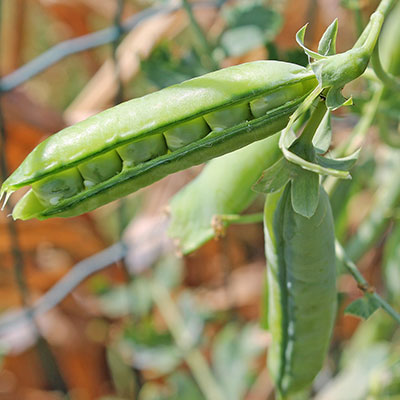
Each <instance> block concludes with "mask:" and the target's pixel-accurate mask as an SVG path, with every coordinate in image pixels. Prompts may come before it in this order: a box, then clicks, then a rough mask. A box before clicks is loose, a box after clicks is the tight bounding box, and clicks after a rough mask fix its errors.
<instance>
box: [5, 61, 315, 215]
mask: <svg viewBox="0 0 400 400" xmlns="http://www.w3.org/2000/svg"><path fill="white" fill-rule="evenodd" d="M299 85H300V86H301V88H302V91H300V92H299V90H298V87H299ZM316 85H317V82H316V79H315V76H314V74H313V73H312V72H311V71H309V70H307V69H305V68H303V67H300V66H297V65H294V64H288V63H281V62H276V61H258V62H252V63H247V64H242V65H239V66H235V67H230V68H227V69H224V70H220V71H216V72H212V73H210V74H206V75H204V76H201V77H198V78H194V79H192V80H189V81H186V82H183V83H182V84H179V85H175V86H171V87H169V88H166V89H163V90H160V91H158V92H155V93H152V94H150V95H147V96H144V97H141V98H138V99H134V100H130V101H128V102H125V103H122V104H120V105H118V106H116V107H113V108H111V109H108V110H106V111H104V112H102V113H100V114H98V115H96V116H93V117H91V118H89V119H87V120H85V121H82V122H80V123H78V124H76V125H74V126H71V127H68V128H66V129H64V130H63V131H61V132H59V133H58V134H56V135H53V136H51V137H50V138H48V139H47V140H45V141H44V142H42V143H40V144H39V145H38V146H37V147H36V148H35V149H34V150H33V151H32V152H31V153H30V154H29V155H28V157H27V158H26V159H25V160H24V161H23V163H22V164H21V165H20V166H19V168H18V169H17V170H16V171H15V172H14V173H13V174H12V175H11V176H10V177H9V178H8V179H7V180H6V181H5V182H4V183H3V186H2V193H4V192H9V193H11V192H13V191H15V190H17V189H18V188H21V187H24V186H28V185H31V186H32V190H31V191H29V192H28V193H27V194H26V195H25V196H24V197H23V198H22V199H21V200H20V201H19V202H18V204H17V205H16V207H15V208H14V212H13V217H14V218H20V219H29V218H38V219H46V218H50V217H55V216H61V217H70V216H75V215H79V214H82V213H84V212H87V211H90V210H93V209H95V208H97V207H99V206H101V205H104V204H106V203H108V202H110V201H113V200H115V199H118V198H120V197H122V196H125V195H127V194H129V193H132V192H134V191H136V190H138V189H140V188H142V187H144V186H147V185H149V184H151V183H153V182H155V181H157V180H159V179H161V178H163V177H164V176H166V175H168V174H170V173H173V172H176V171H178V170H181V169H185V168H188V167H190V166H193V165H196V164H200V163H202V162H205V161H207V160H209V159H211V158H214V157H217V156H219V155H222V154H225V153H227V152H230V151H233V150H236V149H238V148H241V147H243V146H245V145H247V144H249V143H252V142H254V141H256V140H260V139H263V138H265V137H268V136H270V135H272V134H274V133H276V132H278V131H279V130H281V129H282V128H283V127H284V126H285V125H286V123H287V121H288V117H289V116H290V115H291V114H292V113H293V111H294V110H295V109H296V108H297V106H298V104H299V103H300V102H301V101H302V100H303V98H304V97H305V96H306V95H307V94H308V93H309V92H310V91H311V90H312V89H313V88H314V87H315V86H316ZM281 91H283V92H285V96H284V100H283V101H281V102H280V103H279V104H276V103H274V102H271V105H270V108H268V107H267V109H266V110H265V112H264V113H263V115H261V116H255V115H252V114H251V113H250V107H249V104H250V102H251V101H253V100H255V99H258V98H262V97H265V96H270V95H271V94H273V93H278V92H281ZM229 109H233V110H236V112H232V113H231V114H232V115H234V116H235V117H230V113H229V112H226V111H227V110H228V111H229ZM238 115H239V116H240V117H239V120H238V119H237V118H236V117H237V116H238ZM207 121H209V122H207ZM110 160H112V162H109V161H110ZM77 172H78V173H79V174H80V175H81V177H80V178H79V177H78V176H77ZM78 178H79V179H78ZM59 180H61V181H62V182H63V184H62V185H61V186H62V187H61V186H60V185H59V184H55V183H53V184H52V182H55V181H59ZM44 184H45V186H46V188H47V189H46V188H45V189H46V190H44V189H43V188H42V186H43V185H44Z"/></svg>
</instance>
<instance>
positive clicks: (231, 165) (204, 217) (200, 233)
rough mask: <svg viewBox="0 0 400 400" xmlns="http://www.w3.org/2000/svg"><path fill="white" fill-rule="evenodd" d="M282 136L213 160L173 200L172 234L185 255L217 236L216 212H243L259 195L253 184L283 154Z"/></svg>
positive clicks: (170, 210)
mask: <svg viewBox="0 0 400 400" xmlns="http://www.w3.org/2000/svg"><path fill="white" fill-rule="evenodd" d="M278 140H279V136H278V135H275V136H271V137H269V138H267V139H263V140H260V141H259V142H255V143H252V144H250V145H249V146H246V147H244V148H242V149H240V150H237V151H234V152H232V153H229V154H226V155H224V156H222V157H218V158H216V159H214V160H211V161H210V162H209V163H208V164H207V165H206V167H205V168H204V169H203V171H202V172H201V174H200V175H199V176H198V177H197V178H196V179H195V180H193V181H192V182H190V183H189V184H188V185H187V186H185V187H184V188H183V189H182V190H180V191H179V192H178V193H177V194H175V195H174V197H173V198H172V199H171V200H170V203H169V213H170V226H169V231H168V233H169V235H170V236H171V237H172V238H174V239H175V240H176V241H177V242H178V245H179V249H180V251H181V252H182V253H183V254H188V253H190V252H192V251H194V250H196V249H197V248H199V247H200V246H201V245H203V244H204V243H205V242H206V241H208V240H210V239H211V238H213V237H214V236H215V230H214V229H213V226H212V219H213V217H214V216H215V215H227V214H241V213H242V211H243V210H244V209H246V208H247V207H248V206H249V205H250V204H251V203H252V201H253V200H254V199H255V197H256V193H255V192H254V191H253V190H251V187H252V185H253V184H254V183H255V182H256V180H257V179H258V178H259V176H260V175H261V173H262V171H263V170H264V169H265V168H268V167H269V166H271V165H273V164H274V163H275V162H276V161H277V160H278V159H279V157H280V156H281V155H282V154H281V152H280V150H279V148H278Z"/></svg>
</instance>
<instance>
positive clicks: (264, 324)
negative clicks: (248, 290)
mask: <svg viewBox="0 0 400 400" xmlns="http://www.w3.org/2000/svg"><path fill="white" fill-rule="evenodd" d="M268 296H269V290H268V275H267V274H265V278H264V282H263V287H262V292H261V316H260V326H261V328H262V329H264V330H266V331H268V330H269V322H268V309H269V299H268Z"/></svg>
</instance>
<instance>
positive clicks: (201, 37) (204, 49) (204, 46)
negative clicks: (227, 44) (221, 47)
mask: <svg viewBox="0 0 400 400" xmlns="http://www.w3.org/2000/svg"><path fill="white" fill-rule="evenodd" d="M182 6H183V8H184V10H185V11H186V13H187V15H188V17H189V20H190V24H191V27H192V29H193V31H194V33H195V35H196V37H197V39H198V41H199V44H200V47H201V49H200V56H201V57H202V58H203V59H204V61H205V62H206V64H207V66H208V67H209V68H210V69H211V70H214V71H215V70H217V69H219V65H218V63H217V62H216V61H215V60H214V58H213V56H212V50H213V49H212V47H211V45H210V43H209V42H208V40H207V38H206V36H205V34H204V32H203V30H202V29H201V27H200V25H199V24H198V22H197V21H196V18H195V17H194V14H193V9H192V6H191V4H190V3H189V1H188V0H182Z"/></svg>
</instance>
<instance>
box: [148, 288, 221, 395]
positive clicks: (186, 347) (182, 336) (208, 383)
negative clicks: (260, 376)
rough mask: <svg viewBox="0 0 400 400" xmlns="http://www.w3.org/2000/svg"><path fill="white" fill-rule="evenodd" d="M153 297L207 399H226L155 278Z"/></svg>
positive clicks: (167, 296) (171, 302) (177, 312)
mask: <svg viewBox="0 0 400 400" xmlns="http://www.w3.org/2000/svg"><path fill="white" fill-rule="evenodd" d="M150 288H151V293H152V296H153V299H154V301H155V303H156V305H157V307H158V309H159V310H160V312H161V315H162V316H163V318H164V320H165V322H166V324H167V326H168V328H169V330H170V331H171V334H172V336H173V337H174V339H175V342H176V344H177V346H178V347H179V348H180V349H181V350H182V352H183V353H184V357H185V361H186V363H187V364H188V366H189V368H190V370H191V371H192V374H193V377H194V378H195V379H196V381H197V383H198V385H199V387H200V390H201V391H202V392H203V394H204V397H205V399H206V400H224V399H225V396H224V394H223V392H222V390H221V388H220V387H219V385H218V383H217V382H216V380H215V378H214V376H213V375H212V373H211V371H210V368H209V366H208V364H207V361H206V360H205V358H204V356H203V354H202V353H201V352H200V351H199V350H198V349H197V348H196V347H194V344H193V339H192V337H191V334H190V332H189V331H188V329H187V328H186V326H185V322H184V320H183V318H182V316H181V314H180V312H179V310H178V308H177V307H176V305H175V303H174V301H173V300H172V298H171V296H170V294H169V292H168V290H167V289H166V288H165V286H163V285H162V284H160V283H158V282H157V281H156V280H153V281H152V282H151V284H150Z"/></svg>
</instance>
